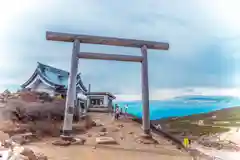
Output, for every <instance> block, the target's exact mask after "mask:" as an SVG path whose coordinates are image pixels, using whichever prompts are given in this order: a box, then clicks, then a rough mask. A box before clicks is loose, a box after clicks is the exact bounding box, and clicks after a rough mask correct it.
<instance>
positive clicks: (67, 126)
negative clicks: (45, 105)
mask: <svg viewBox="0 0 240 160" xmlns="http://www.w3.org/2000/svg"><path fill="white" fill-rule="evenodd" d="M79 51H80V42H79V40H77V39H75V40H74V43H73V49H72V57H71V64H70V65H71V69H70V75H69V80H68V90H67V98H66V106H65V114H64V122H63V130H62V137H63V138H64V137H65V138H67V137H70V136H71V133H72V121H73V115H74V111H75V109H76V103H75V102H76V101H75V98H76V79H77V72H78V57H77V56H78V53H79Z"/></svg>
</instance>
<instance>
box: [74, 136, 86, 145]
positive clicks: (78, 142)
mask: <svg viewBox="0 0 240 160" xmlns="http://www.w3.org/2000/svg"><path fill="white" fill-rule="evenodd" d="M85 142H86V139H85V138H81V137H79V138H74V139H73V140H72V142H71V144H72V145H84V144H85Z"/></svg>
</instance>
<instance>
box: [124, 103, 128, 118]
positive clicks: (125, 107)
mask: <svg viewBox="0 0 240 160" xmlns="http://www.w3.org/2000/svg"><path fill="white" fill-rule="evenodd" d="M127 110H128V104H126V105H125V106H124V115H125V117H127Z"/></svg>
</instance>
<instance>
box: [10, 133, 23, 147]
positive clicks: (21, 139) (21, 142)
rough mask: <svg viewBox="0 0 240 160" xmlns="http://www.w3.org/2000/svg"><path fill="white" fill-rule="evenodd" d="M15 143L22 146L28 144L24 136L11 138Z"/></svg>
mask: <svg viewBox="0 0 240 160" xmlns="http://www.w3.org/2000/svg"><path fill="white" fill-rule="evenodd" d="M10 139H11V140H12V141H13V142H15V143H18V144H20V145H23V144H26V143H27V141H26V139H25V138H24V136H21V135H14V136H12V137H11V138H10Z"/></svg>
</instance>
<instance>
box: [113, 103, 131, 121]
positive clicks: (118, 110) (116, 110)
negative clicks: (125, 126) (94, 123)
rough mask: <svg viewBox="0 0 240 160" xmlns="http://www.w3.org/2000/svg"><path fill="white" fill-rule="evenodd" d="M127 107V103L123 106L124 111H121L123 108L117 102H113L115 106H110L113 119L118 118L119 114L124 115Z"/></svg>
mask: <svg viewBox="0 0 240 160" xmlns="http://www.w3.org/2000/svg"><path fill="white" fill-rule="evenodd" d="M127 109H128V105H127V104H126V105H125V106H124V111H123V108H121V107H120V106H119V105H118V104H115V107H114V106H113V108H112V111H113V115H114V119H115V120H118V119H119V117H120V116H121V115H123V116H125V117H126V116H127Z"/></svg>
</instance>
